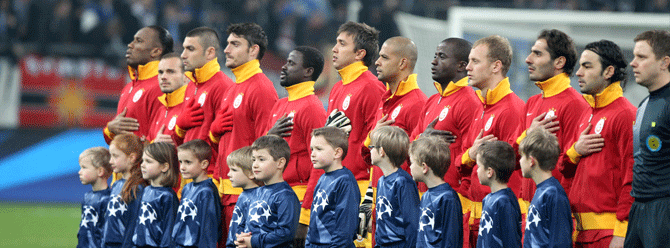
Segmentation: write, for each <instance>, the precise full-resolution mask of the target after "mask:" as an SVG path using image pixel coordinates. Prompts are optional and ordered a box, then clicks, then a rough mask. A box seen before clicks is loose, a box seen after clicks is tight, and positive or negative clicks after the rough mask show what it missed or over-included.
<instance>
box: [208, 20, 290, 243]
mask: <svg viewBox="0 0 670 248" xmlns="http://www.w3.org/2000/svg"><path fill="white" fill-rule="evenodd" d="M227 41H228V45H227V46H226V49H224V50H223V52H224V53H225V54H226V67H228V68H230V69H231V70H232V71H233V74H235V84H234V85H233V86H232V87H231V88H230V89H229V90H228V92H227V93H226V96H225V97H224V98H223V102H221V104H222V105H221V110H219V112H217V114H216V120H215V121H214V122H213V123H212V125H211V127H210V139H211V141H212V142H213V143H214V144H215V145H214V146H216V144H218V160H217V161H218V162H217V166H218V168H219V169H218V170H215V171H214V175H213V177H214V180H215V181H218V182H219V194H221V201H222V204H223V218H222V220H223V224H224V227H225V228H226V229H227V228H228V223H230V220H231V218H232V214H233V210H234V209H235V202H237V196H238V195H239V194H240V193H241V192H242V189H241V188H233V187H232V185H231V183H230V180H229V179H228V176H227V174H228V164H227V163H226V158H227V157H228V155H229V154H230V153H231V152H233V151H234V150H237V149H239V148H242V147H245V146H248V145H251V144H252V143H253V142H254V141H255V140H256V139H257V138H258V137H261V136H263V134H264V133H263V132H264V131H265V130H263V129H264V128H263V127H264V126H265V123H267V122H268V119H270V116H271V114H270V110H272V106H274V104H275V102H276V101H277V92H276V91H275V88H274V86H272V82H271V81H270V79H268V77H267V76H265V74H263V71H262V70H261V68H260V60H261V59H262V58H263V54H265V50H266V49H267V44H268V39H267V36H265V32H264V31H263V29H262V28H261V27H260V26H259V25H258V24H255V23H238V24H232V25H230V26H229V27H228V40H227ZM223 231H224V232H223V233H224V236H227V233H228V230H223ZM225 238H226V237H224V240H225Z"/></svg>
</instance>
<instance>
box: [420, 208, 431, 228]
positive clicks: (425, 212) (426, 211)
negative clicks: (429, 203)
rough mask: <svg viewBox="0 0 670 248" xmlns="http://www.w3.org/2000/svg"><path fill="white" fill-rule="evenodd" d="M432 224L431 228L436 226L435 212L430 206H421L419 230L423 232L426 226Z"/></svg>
mask: <svg viewBox="0 0 670 248" xmlns="http://www.w3.org/2000/svg"><path fill="white" fill-rule="evenodd" d="M427 226H430V229H431V230H433V228H435V214H433V211H431V210H430V208H421V217H419V232H423V231H424V228H425V227H427Z"/></svg>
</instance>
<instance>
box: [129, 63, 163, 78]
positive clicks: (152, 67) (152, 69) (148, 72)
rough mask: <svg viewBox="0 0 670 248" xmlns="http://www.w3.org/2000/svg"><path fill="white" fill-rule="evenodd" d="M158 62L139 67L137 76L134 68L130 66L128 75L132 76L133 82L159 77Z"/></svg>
mask: <svg viewBox="0 0 670 248" xmlns="http://www.w3.org/2000/svg"><path fill="white" fill-rule="evenodd" d="M158 62H159V61H158V60H154V61H151V62H149V63H146V64H145V65H138V66H137V75H139V77H138V76H136V75H135V70H133V68H132V67H130V66H128V74H129V75H130V79H131V80H133V81H134V80H136V78H137V80H146V79H149V78H152V77H155V76H156V75H158Z"/></svg>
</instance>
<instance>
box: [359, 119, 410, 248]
mask: <svg viewBox="0 0 670 248" xmlns="http://www.w3.org/2000/svg"><path fill="white" fill-rule="evenodd" d="M370 144H371V145H370V146H369V148H370V157H371V159H372V164H373V165H376V166H377V167H379V168H380V169H381V170H382V172H383V173H384V176H382V177H381V178H379V181H378V182H377V206H376V208H375V210H376V214H377V225H376V229H375V230H376V233H375V243H376V245H375V247H413V246H414V245H415V244H416V235H417V230H418V229H419V191H418V190H417V187H416V183H415V182H414V180H412V177H411V176H410V175H409V173H407V172H406V171H405V170H401V169H398V168H399V167H400V165H402V164H403V163H404V162H405V160H407V152H408V150H409V137H408V136H407V133H405V131H403V130H402V129H400V128H399V127H394V126H384V127H379V128H376V129H375V130H373V131H372V133H371V134H370Z"/></svg>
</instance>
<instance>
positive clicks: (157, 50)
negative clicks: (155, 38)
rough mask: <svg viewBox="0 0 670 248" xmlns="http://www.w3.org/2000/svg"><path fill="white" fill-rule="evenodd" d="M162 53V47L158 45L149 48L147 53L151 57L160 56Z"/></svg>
mask: <svg viewBox="0 0 670 248" xmlns="http://www.w3.org/2000/svg"><path fill="white" fill-rule="evenodd" d="M162 54H163V49H162V48H160V47H154V48H152V49H151V52H150V53H149V56H151V57H152V58H160V57H161V55H162Z"/></svg>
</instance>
